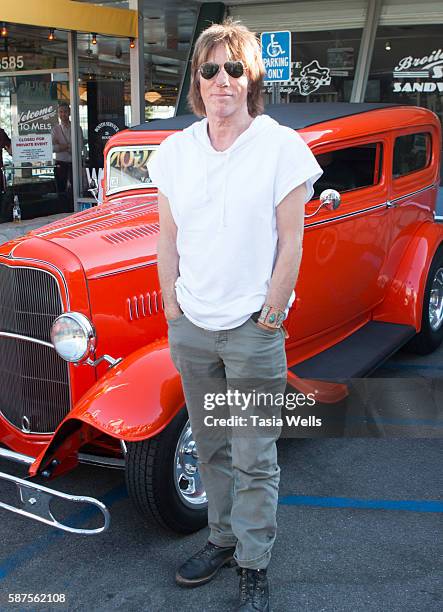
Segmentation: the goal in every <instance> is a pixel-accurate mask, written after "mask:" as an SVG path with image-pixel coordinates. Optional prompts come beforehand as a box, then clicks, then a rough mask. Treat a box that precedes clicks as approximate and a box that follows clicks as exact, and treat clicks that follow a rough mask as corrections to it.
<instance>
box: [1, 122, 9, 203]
mask: <svg viewBox="0 0 443 612" xmlns="http://www.w3.org/2000/svg"><path fill="white" fill-rule="evenodd" d="M3 149H5V150H6V151H7V152H8V153H9V155H11V154H12V153H11V139H10V138H9V136H8V135H7V133H6V132H5V130H4V129H3V128H0V194H2V193H4V192H5V191H6V180H5V175H4V173H3Z"/></svg>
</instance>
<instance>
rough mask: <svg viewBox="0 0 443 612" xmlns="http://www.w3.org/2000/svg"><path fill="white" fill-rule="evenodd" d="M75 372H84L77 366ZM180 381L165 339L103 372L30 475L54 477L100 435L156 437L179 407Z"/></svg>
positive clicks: (131, 439) (181, 401) (181, 398)
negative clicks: (39, 474) (82, 447)
mask: <svg viewBox="0 0 443 612" xmlns="http://www.w3.org/2000/svg"><path fill="white" fill-rule="evenodd" d="M78 367H89V366H86V365H79V366H78ZM184 403H185V400H184V395H183V389H182V385H181V380H180V376H179V374H178V372H177V370H176V369H175V366H174V364H173V362H172V360H171V357H170V354H169V347H168V343H167V340H166V339H162V340H159V341H157V342H155V343H153V344H150V345H148V346H145V347H143V348H141V349H139V350H137V351H135V352H134V353H132V354H131V355H129V356H128V357H126V358H125V359H124V360H123V361H122V362H120V363H119V364H118V365H116V366H115V367H113V368H112V369H110V370H108V371H107V372H106V374H105V375H104V376H102V377H101V378H100V379H99V380H98V381H97V382H96V384H95V385H94V386H92V387H91V388H90V389H89V391H87V392H86V393H85V395H83V397H82V398H81V399H80V401H79V402H78V403H77V404H76V406H75V407H74V408H73V409H72V410H71V412H70V413H69V415H68V416H67V417H66V418H65V419H64V420H63V421H62V422H61V424H60V425H59V427H58V428H57V430H56V432H55V434H54V436H53V438H52V440H51V442H50V444H49V445H48V446H47V447H46V449H45V450H44V451H43V452H42V453H40V455H39V456H38V457H37V458H36V460H35V462H34V463H33V464H32V466H31V467H30V469H29V473H30V474H31V476H35V475H36V474H37V473H39V472H41V471H42V470H45V469H47V468H48V467H49V468H50V470H48V469H47V472H48V471H50V474H49V473H47V475H48V476H50V477H55V476H58V475H60V474H61V473H63V472H65V471H66V468H67V466H68V464H69V469H71V468H72V467H74V464H73V462H76V455H77V450H78V448H80V446H82V445H84V444H86V443H88V442H90V441H92V440H93V439H94V438H95V437H97V436H99V435H100V434H102V433H104V434H108V435H110V436H113V437H114V438H118V439H120V440H124V441H127V442H137V441H139V440H145V439H147V438H151V437H152V436H155V435H156V434H158V433H159V432H160V431H162V429H164V428H165V427H166V426H167V425H168V423H170V421H171V420H172V419H173V418H174V416H175V415H176V414H177V412H178V411H179V410H180V408H181V407H182V406H183V405H184Z"/></svg>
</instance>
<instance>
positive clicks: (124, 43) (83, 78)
mask: <svg viewBox="0 0 443 612" xmlns="http://www.w3.org/2000/svg"><path fill="white" fill-rule="evenodd" d="M78 54H79V96H80V108H79V114H80V127H81V132H82V137H81V142H82V168H83V172H82V176H81V177H79V179H80V195H81V197H82V198H83V199H91V193H90V192H89V191H88V189H89V188H90V187H91V186H92V184H93V183H95V184H96V185H97V186H99V187H100V188H101V179H102V178H103V150H104V147H105V145H106V143H107V141H108V140H109V139H110V138H111V136H113V135H114V134H116V133H117V132H118V131H120V130H122V129H125V128H126V127H128V126H130V125H131V84H130V62H129V40H128V39H122V38H114V37H109V36H97V37H96V44H94V42H93V38H92V35H90V34H79V35H78ZM100 195H101V193H100Z"/></svg>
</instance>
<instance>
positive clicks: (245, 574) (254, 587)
mask: <svg viewBox="0 0 443 612" xmlns="http://www.w3.org/2000/svg"><path fill="white" fill-rule="evenodd" d="M237 573H238V574H239V575H240V600H239V605H238V608H237V610H238V611H239V612H240V611H241V612H269V584H268V578H267V576H266V570H265V569H258V570H253V569H247V568H246V567H239V568H238V569H237Z"/></svg>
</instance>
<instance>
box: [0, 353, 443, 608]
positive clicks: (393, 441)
mask: <svg viewBox="0 0 443 612" xmlns="http://www.w3.org/2000/svg"><path fill="white" fill-rule="evenodd" d="M442 374H443V347H442V348H441V349H440V350H439V351H437V352H436V353H435V354H433V355H431V356H428V357H414V356H412V355H408V354H405V353H399V354H398V355H396V356H395V357H394V358H393V359H391V360H390V361H389V362H387V363H386V364H385V366H384V367H383V368H382V369H380V370H379V371H378V372H377V376H380V377H382V376H383V377H390V378H392V377H396V378H400V377H401V378H410V377H427V378H431V377H434V378H438V377H440V378H441V377H442ZM279 456H280V465H281V468H282V474H281V486H280V505H279V511H278V520H279V535H278V538H277V541H276V545H275V548H274V555H273V561H272V563H271V566H270V570H269V575H270V579H271V588H272V609H273V610H274V612H286V611H288V610H300V611H302V612H319V611H328V612H332V611H334V612H335V611H346V612H351V611H352V612H355V611H356V610H365V611H366V610H368V611H369V610H373V611H378V610H383V611H387V610H389V611H390V612H395V611H399V612H400V611H402V612H405V611H416V610H417V611H425V610H426V611H433V610H435V611H437V610H441V608H442V599H441V585H442V575H441V565H440V563H439V558H440V557H441V552H442V551H441V537H440V535H441V514H442V512H443V502H442V501H439V496H440V495H441V490H442V476H441V441H440V440H439V439H438V438H433V439H414V438H408V439H398V438H369V439H364V438H347V439H283V440H281V441H280V442H279ZM0 471H6V472H8V473H15V474H17V475H19V474H24V471H23V468H20V467H18V466H16V465H14V464H12V463H9V462H6V461H1V462H0ZM55 482H56V483H57V484H56V486H57V488H58V489H60V490H63V491H66V492H69V493H77V494H84V495H94V496H96V497H98V498H99V499H101V500H103V501H104V502H105V503H106V505H107V506H108V507H109V508H110V511H111V516H112V522H111V527H110V529H109V530H108V531H107V532H105V533H104V534H101V535H96V536H89V537H85V536H78V535H69V534H65V533H63V532H61V531H57V530H54V529H52V528H49V527H46V526H45V525H42V524H39V523H37V522H34V521H31V520H29V519H26V518H22V517H19V516H17V515H15V514H12V513H8V512H6V511H3V510H0V516H1V523H0V538H1V543H2V546H1V553H0V555H1V557H0V581H1V589H0V592H1V595H0V610H1V611H2V612H3V610H61V609H66V610H70V611H71V610H72V611H81V612H83V611H88V612H89V611H91V610H97V611H101V610H103V611H108V610H121V609H125V610H128V611H144V610H146V611H160V610H182V611H183V612H195V611H199V610H202V611H208V612H209V611H219V610H220V611H221V610H230V609H235V600H236V597H237V588H238V587H237V580H238V579H237V575H236V573H235V570H232V569H223V570H221V571H220V573H219V574H218V576H217V577H216V579H215V580H214V581H213V582H212V583H210V584H208V585H205V586H203V587H200V588H198V589H192V590H182V589H179V588H178V587H176V586H175V583H174V574H175V568H176V566H177V565H178V564H180V563H181V562H182V560H184V559H185V558H186V557H187V556H189V555H190V554H192V553H193V552H195V550H196V549H198V548H199V547H200V546H201V545H203V544H204V542H205V540H206V537H207V531H206V530H203V531H201V532H199V533H196V534H194V535H192V536H177V535H174V534H170V533H167V532H164V531H162V530H160V529H159V528H158V527H157V526H156V525H155V524H151V525H145V524H144V523H143V522H142V520H141V519H139V518H138V516H137V515H136V514H135V513H134V512H133V510H132V507H131V505H130V501H129V499H128V498H127V495H126V491H125V486H124V474H123V472H121V471H117V470H110V469H104V468H98V467H91V466H86V465H83V466H80V467H79V468H78V469H77V470H76V471H75V472H73V473H71V474H69V475H67V476H65V477H63V478H60V479H58V480H57V481H55ZM55 482H54V483H52V484H55ZM7 486H8V485H7V484H6V483H3V484H0V496H1V495H2V492H4V490H5V489H6V487H7ZM71 512H72V511H71ZM70 520H71V521H72V524H75V525H76V526H86V525H88V524H92V523H91V517H90V515H89V513H88V512H87V511H80V512H75V511H74V513H73V514H72V515H71V516H70ZM12 593H47V594H56V593H58V594H65V596H66V603H57V604H52V605H47V604H8V594H12Z"/></svg>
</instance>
